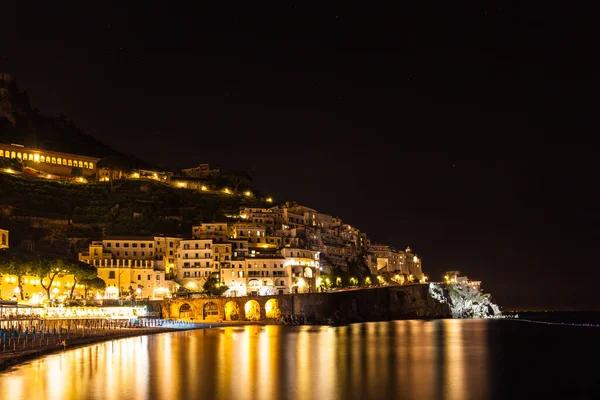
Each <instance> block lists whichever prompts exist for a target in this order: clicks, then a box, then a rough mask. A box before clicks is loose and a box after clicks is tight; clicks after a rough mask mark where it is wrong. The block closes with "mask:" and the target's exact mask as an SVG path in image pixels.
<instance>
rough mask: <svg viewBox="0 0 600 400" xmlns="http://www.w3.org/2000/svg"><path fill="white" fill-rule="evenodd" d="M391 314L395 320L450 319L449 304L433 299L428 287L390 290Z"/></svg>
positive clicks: (414, 286)
mask: <svg viewBox="0 0 600 400" xmlns="http://www.w3.org/2000/svg"><path fill="white" fill-rule="evenodd" d="M390 290H391V293H390V297H391V298H390V313H391V317H392V318H394V319H414V318H427V319H429V318H449V317H450V316H451V313H450V308H449V305H448V303H445V302H440V301H438V300H437V299H435V298H433V297H432V296H431V294H430V292H429V286H428V285H422V284H419V285H406V286H399V287H394V288H390Z"/></svg>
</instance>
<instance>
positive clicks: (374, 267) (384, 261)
mask: <svg viewBox="0 0 600 400" xmlns="http://www.w3.org/2000/svg"><path fill="white" fill-rule="evenodd" d="M367 254H368V257H367V265H369V268H370V269H371V273H373V274H377V273H381V272H392V273H398V274H408V273H409V271H408V265H407V264H406V262H405V261H406V254H405V253H404V252H402V251H397V250H395V249H393V248H391V247H390V246H388V245H382V244H374V245H370V246H369V248H368V253H367Z"/></svg>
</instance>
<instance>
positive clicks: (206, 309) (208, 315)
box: [202, 301, 219, 319]
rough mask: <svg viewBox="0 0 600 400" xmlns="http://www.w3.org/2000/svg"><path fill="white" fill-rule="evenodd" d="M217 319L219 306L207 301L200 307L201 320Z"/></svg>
mask: <svg viewBox="0 0 600 400" xmlns="http://www.w3.org/2000/svg"><path fill="white" fill-rule="evenodd" d="M218 317H219V306H218V305H217V303H215V302H213V301H207V302H206V303H204V306H202V319H215V318H218Z"/></svg>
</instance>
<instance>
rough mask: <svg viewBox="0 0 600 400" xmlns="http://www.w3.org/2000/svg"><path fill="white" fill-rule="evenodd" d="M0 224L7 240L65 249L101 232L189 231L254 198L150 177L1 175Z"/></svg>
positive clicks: (251, 202) (253, 201)
mask: <svg viewBox="0 0 600 400" xmlns="http://www.w3.org/2000/svg"><path fill="white" fill-rule="evenodd" d="M0 193H2V196H0V226H2V227H3V228H4V229H9V230H10V231H11V242H12V243H13V244H14V245H16V244H19V243H20V242H27V243H26V244H31V243H34V244H35V246H36V247H37V248H38V249H40V247H41V248H43V249H44V250H46V251H50V252H69V251H72V250H73V249H72V248H71V247H72V246H75V245H76V244H78V245H81V243H76V239H77V238H80V239H82V240H83V241H86V240H94V239H101V237H102V235H103V233H104V234H105V235H135V236H140V235H153V234H165V235H189V234H190V233H191V227H192V225H194V224H198V223H199V222H202V221H219V220H221V221H224V220H226V219H227V217H226V215H228V214H235V213H236V212H237V211H238V210H239V208H240V207H243V206H249V207H252V206H255V207H266V206H272V204H268V205H267V203H264V202H263V201H262V200H260V199H258V198H247V197H236V196H232V195H226V194H218V193H206V192H201V191H196V190H188V189H179V188H175V187H173V186H170V185H167V184H164V183H160V182H156V181H152V180H127V181H121V182H119V183H118V184H117V185H115V188H114V191H113V192H112V193H111V192H110V185H109V184H108V183H97V184H80V183H66V182H57V181H48V180H44V179H34V178H29V177H19V176H13V175H7V174H0Z"/></svg>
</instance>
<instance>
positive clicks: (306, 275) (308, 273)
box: [304, 267, 313, 278]
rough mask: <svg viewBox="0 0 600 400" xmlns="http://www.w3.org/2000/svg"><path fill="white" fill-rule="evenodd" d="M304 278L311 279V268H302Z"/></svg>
mask: <svg viewBox="0 0 600 400" xmlns="http://www.w3.org/2000/svg"><path fill="white" fill-rule="evenodd" d="M304 276H305V277H307V278H312V277H313V270H312V268H311V267H306V268H304Z"/></svg>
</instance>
